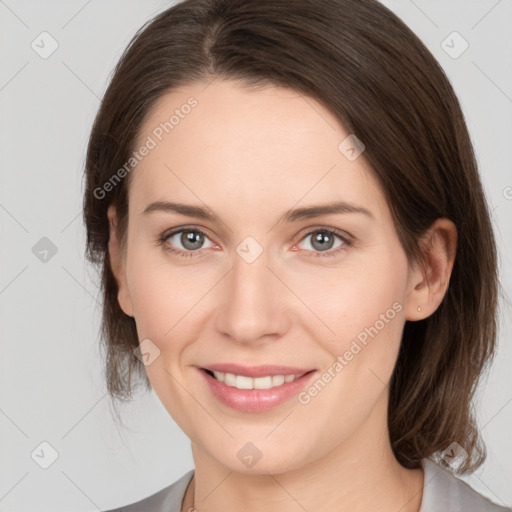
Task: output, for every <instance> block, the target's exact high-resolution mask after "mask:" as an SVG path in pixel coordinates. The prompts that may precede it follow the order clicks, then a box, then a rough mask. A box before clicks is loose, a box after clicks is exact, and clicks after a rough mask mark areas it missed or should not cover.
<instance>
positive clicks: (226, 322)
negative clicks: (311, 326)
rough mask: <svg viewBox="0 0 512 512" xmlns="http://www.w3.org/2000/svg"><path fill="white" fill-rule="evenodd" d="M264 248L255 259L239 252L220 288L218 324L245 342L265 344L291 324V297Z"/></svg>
mask: <svg viewBox="0 0 512 512" xmlns="http://www.w3.org/2000/svg"><path fill="white" fill-rule="evenodd" d="M275 266H276V265H273V264H272V261H271V258H269V257H267V252H265V251H263V253H262V254H260V256H259V257H258V258H257V259H256V260H255V261H252V262H249V261H248V260H245V259H244V258H243V257H241V256H239V254H235V255H234V258H233V266H232V268H231V270H230V272H229V273H228V274H227V275H226V277H225V278H224V280H223V283H222V285H221V286H220V287H219V289H218V296H217V297H216V298H217V299H218V309H217V316H216V328H217V330H218V332H220V333H221V334H223V335H224V336H229V337H230V338H231V339H232V340H233V341H236V342H238V343H242V344H261V343H268V342H269V341H275V340H276V339H278V338H280V337H282V336H283V335H284V333H285V332H286V331H287V329H288V328H289V326H290V316H291V311H290V309H289V308H290V305H291V302H290V297H289V292H287V290H286V287H285V286H284V285H283V283H282V282H281V281H280V279H279V278H278V277H277V276H276V274H278V272H277V271H276V270H275V269H274V268H273V267H275Z"/></svg>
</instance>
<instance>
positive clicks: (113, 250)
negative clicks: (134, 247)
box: [107, 205, 134, 317]
mask: <svg viewBox="0 0 512 512" xmlns="http://www.w3.org/2000/svg"><path fill="white" fill-rule="evenodd" d="M107 216H108V225H109V240H108V257H109V260H110V268H111V269H112V273H113V274H114V277H115V279H116V282H117V289H118V293H117V300H118V302H119V306H120V307H121V309H122V310H123V312H124V313H125V314H126V315H128V316H131V317H133V316H134V315H133V306H132V301H131V298H130V293H129V290H128V283H127V280H126V272H125V270H124V266H123V258H122V254H121V248H120V245H119V241H118V237H117V221H118V219H117V214H116V209H115V206H113V205H110V206H109V207H108V210H107Z"/></svg>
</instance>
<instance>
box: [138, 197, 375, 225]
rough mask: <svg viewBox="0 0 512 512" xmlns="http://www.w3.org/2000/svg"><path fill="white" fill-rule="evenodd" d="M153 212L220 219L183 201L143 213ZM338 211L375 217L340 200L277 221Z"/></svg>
mask: <svg viewBox="0 0 512 512" xmlns="http://www.w3.org/2000/svg"><path fill="white" fill-rule="evenodd" d="M152 212H166V213H178V214H180V215H184V216H187V217H195V218H197V219H203V220H207V221H210V222H212V223H215V222H219V221H220V218H219V217H218V215H216V214H215V213H214V212H213V211H211V210H210V209H208V208H205V207H202V206H195V205H190V204H183V203H172V202H169V201H155V202H153V203H151V204H149V205H148V206H147V207H146V208H145V210H144V211H143V212H142V215H148V214H150V213H152ZM337 213H361V214H363V215H366V216H367V217H370V218H372V219H375V217H374V215H373V214H372V212H371V211H370V210H368V209H367V208H364V207H363V206H358V205H355V204H353V203H347V202H343V201H338V202H335V203H328V204H319V205H313V206H306V207H302V208H295V209H292V210H288V211H287V212H285V213H284V214H283V215H281V217H280V218H279V219H278V221H277V223H281V222H297V221H300V220H305V219H312V218H314V217H320V216H321V215H330V214H337Z"/></svg>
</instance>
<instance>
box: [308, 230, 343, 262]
mask: <svg viewBox="0 0 512 512" xmlns="http://www.w3.org/2000/svg"><path fill="white" fill-rule="evenodd" d="M308 238H310V239H311V241H310V242H309V246H310V247H312V249H308V250H311V251H312V252H313V253H314V254H312V256H313V257H324V256H325V257H327V256H336V255H337V254H338V253H340V252H341V251H344V250H346V249H347V247H350V245H351V244H352V241H351V240H350V239H349V238H348V237H347V236H345V235H343V234H341V232H339V231H338V230H336V229H333V228H316V229H315V230H313V231H309V232H308V233H307V234H306V236H304V237H303V238H302V239H301V242H303V241H304V240H307V239H308ZM336 238H337V239H338V240H340V241H341V242H340V243H339V244H338V245H336V246H335V245H334V244H335V240H336Z"/></svg>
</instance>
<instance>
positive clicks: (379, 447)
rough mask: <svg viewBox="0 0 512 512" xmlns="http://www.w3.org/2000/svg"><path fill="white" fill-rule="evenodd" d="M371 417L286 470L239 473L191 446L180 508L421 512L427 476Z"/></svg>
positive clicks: (212, 511) (184, 510)
mask: <svg viewBox="0 0 512 512" xmlns="http://www.w3.org/2000/svg"><path fill="white" fill-rule="evenodd" d="M372 416H373V415H370V416H369V417H368V421H366V422H365V424H364V425H361V427H360V428H359V429H358V431H357V432H356V433H355V434H354V435H353V436H352V437H351V438H350V439H349V440H346V441H345V442H344V443H342V444H340V445H338V446H337V447H336V448H335V449H334V450H332V451H330V452H329V453H327V454H326V455H324V456H323V457H320V458H316V459H315V460H313V461H312V462H310V463H308V464H305V465H303V466H301V467H300V468H299V469H295V470H292V471H287V472H284V473H276V474H271V473H269V472H265V473H264V474H249V473H239V472H236V471H234V470H232V469H230V468H228V467H226V466H223V465H221V464H219V462H218V461H216V460H215V459H212V458H211V457H210V456H209V455H208V454H207V453H206V452H204V451H203V450H201V448H200V447H198V446H197V445H194V444H193V453H194V463H195V468H196V469H195V475H194V478H193V480H192V482H191V485H189V488H188V489H187V493H186V495H185V498H184V501H183V505H182V512H187V511H189V510H190V509H192V508H193V509H194V510H197V511H200V512H221V511H222V512H232V511H233V512H235V511H238V510H244V511H246V512H256V511H257V512H265V511H267V510H268V511H274V510H279V511H280V512H296V511H297V510H299V509H301V508H302V509H303V510H307V511H308V512H317V511H318V512H320V511H321V512H331V511H332V512H334V511H336V512H349V511H350V512H363V511H364V512H367V511H369V510H379V511H381V512H388V511H389V512H396V511H398V510H399V511H400V512H419V510H420V506H421V501H422V490H423V481H424V475H423V470H422V469H415V470H409V469H406V468H404V467H403V466H401V465H400V464H399V463H398V461H397V460H396V458H395V457H394V455H393V453H392V450H391V446H390V444H389V437H388V432H387V428H383V429H381V431H380V432H378V435H376V431H375V423H374V422H373V425H372V421H374V418H373V417H372Z"/></svg>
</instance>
